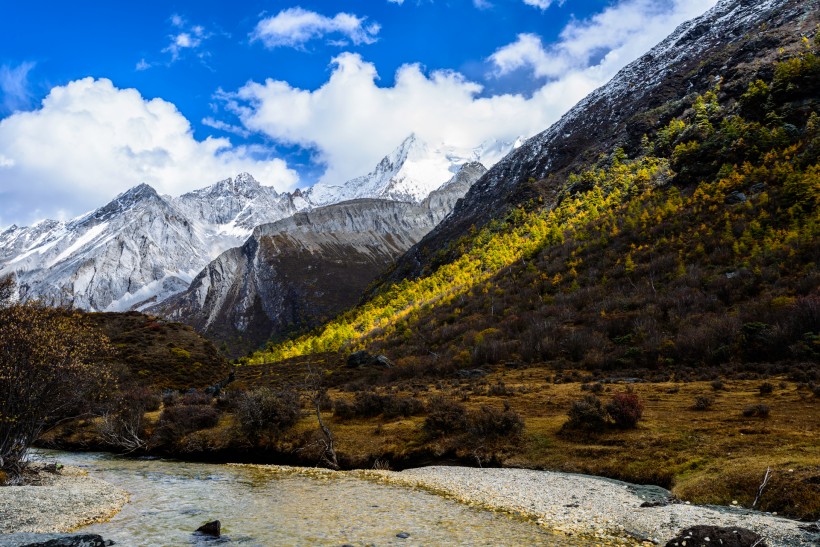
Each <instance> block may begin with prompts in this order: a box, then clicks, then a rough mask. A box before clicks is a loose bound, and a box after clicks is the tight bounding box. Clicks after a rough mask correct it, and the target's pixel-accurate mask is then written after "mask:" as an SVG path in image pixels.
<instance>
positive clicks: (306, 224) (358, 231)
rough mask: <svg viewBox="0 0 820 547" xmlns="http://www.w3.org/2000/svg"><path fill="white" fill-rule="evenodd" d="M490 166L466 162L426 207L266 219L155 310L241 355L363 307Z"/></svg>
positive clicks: (367, 203) (369, 205)
mask: <svg viewBox="0 0 820 547" xmlns="http://www.w3.org/2000/svg"><path fill="white" fill-rule="evenodd" d="M485 171H486V169H484V167H483V166H482V165H481V164H478V163H472V164H466V165H465V166H463V167H462V169H461V170H460V171H459V172H458V173H457V174H456V175H455V176H454V177H453V178H452V179H451V180H450V181H448V182H446V183H445V184H444V185H443V186H442V188H441V189H439V190H437V191H435V192H432V193H431V194H430V196H428V197H427V198H426V199H425V200H424V201H422V203H421V204H419V205H415V204H412V203H407V202H398V201H389V200H373V199H359V200H352V201H346V202H343V203H340V204H336V205H329V206H326V207H320V208H317V209H314V210H311V211H306V212H301V213H297V214H295V215H293V216H292V217H289V218H286V219H283V220H280V221H278V222H275V223H272V224H265V225H261V226H259V227H257V228H256V229H255V230H254V232H253V235H252V236H251V237H250V238H249V239H248V240H247V241H246V242H245V244H244V245H243V246H242V247H239V248H234V249H230V250H228V251H226V252H225V253H223V254H222V255H220V256H219V257H218V258H217V259H216V260H214V261H213V262H211V263H210V264H209V265H208V266H207V268H205V269H204V270H203V271H202V272H200V274H199V275H198V276H197V277H196V279H194V281H193V282H192V283H191V286H190V287H189V288H188V289H187V290H186V291H185V292H184V293H182V294H180V295H178V296H176V297H173V298H171V299H169V300H167V301H166V302H163V303H162V304H161V305H159V306H157V307H155V308H153V310H152V311H154V312H155V313H160V314H162V315H164V316H166V317H168V318H170V319H174V320H181V321H183V322H185V323H188V324H190V325H193V326H194V327H195V328H196V329H197V330H199V331H200V332H203V333H205V334H206V335H207V336H208V337H209V338H211V339H213V340H218V341H222V342H225V343H226V344H228V345H230V351H231V353H233V354H237V353H244V351H246V350H247V349H252V348H255V347H258V346H259V345H260V344H261V343H262V342H264V341H265V340H266V339H268V338H269V337H270V336H272V335H273V336H276V337H280V336H282V335H284V334H286V333H287V332H289V331H292V330H294V329H298V328H304V327H310V326H314V325H315V324H317V322H319V321H320V320H325V319H327V318H330V317H332V316H333V315H335V314H336V313H338V312H340V311H342V310H343V309H345V308H347V307H349V306H351V305H353V304H355V303H356V302H357V301H358V299H359V297H360V295H361V294H362V292H363V291H364V289H365V288H366V287H367V285H368V284H369V283H371V282H372V281H373V279H374V278H375V277H376V276H377V275H378V274H379V273H380V272H382V271H383V270H384V269H385V268H386V267H387V266H388V265H390V264H391V263H392V262H393V261H394V260H395V259H396V257H397V256H400V255H401V254H402V253H404V252H405V251H406V250H407V249H409V248H410V247H411V246H412V245H413V244H415V243H416V242H417V241H419V239H421V237H422V236H424V234H426V233H427V232H428V231H429V230H430V229H432V228H433V226H435V225H436V224H438V223H439V222H440V221H441V219H442V218H444V217H445V216H446V215H447V214H448V213H449V212H450V211H451V210H452V208H453V206H454V205H455V203H456V200H458V199H459V198H461V197H462V196H463V195H464V193H465V192H466V191H467V189H468V188H469V186H470V184H471V183H472V182H474V181H475V180H476V179H477V178H478V177H480V176H481V175H482V174H483V173H484V172H485Z"/></svg>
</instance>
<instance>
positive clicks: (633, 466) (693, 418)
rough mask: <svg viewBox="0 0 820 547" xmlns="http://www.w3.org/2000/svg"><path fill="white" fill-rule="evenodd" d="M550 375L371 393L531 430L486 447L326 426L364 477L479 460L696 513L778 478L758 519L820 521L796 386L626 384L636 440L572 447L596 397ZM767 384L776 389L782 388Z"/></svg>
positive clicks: (304, 424)
mask: <svg viewBox="0 0 820 547" xmlns="http://www.w3.org/2000/svg"><path fill="white" fill-rule="evenodd" d="M249 368H256V367H249ZM291 370H292V369H291ZM259 372H260V371H253V374H257V373H259ZM553 374H554V371H552V370H551V369H548V368H528V369H524V370H515V369H505V368H503V367H500V368H499V370H497V371H495V372H493V373H491V374H489V375H488V376H486V377H485V378H483V379H481V380H461V381H460V382H459V381H449V380H446V381H433V382H429V383H427V384H426V385H421V384H420V383H419V382H415V383H414V384H413V385H409V384H408V385H406V386H393V387H381V388H376V390H377V391H380V392H386V391H388V390H390V392H391V393H394V394H396V395H400V396H413V395H414V394H415V396H418V397H420V398H422V399H423V400H427V399H429V398H430V397H431V396H432V395H434V394H436V393H444V394H448V395H451V396H453V397H455V398H456V399H458V400H462V401H463V402H464V404H465V405H466V406H467V408H468V409H470V410H476V409H478V408H480V407H481V406H482V405H489V406H494V407H496V408H501V407H502V406H503V404H504V402H505V401H506V402H508V403H509V404H510V406H511V407H512V409H513V410H515V411H516V412H518V413H519V414H520V415H521V416H522V417H523V418H524V419H525V422H526V428H525V430H524V434H523V436H522V438H520V439H517V440H510V441H500V442H494V443H492V444H491V445H490V446H488V445H481V446H476V445H475V444H470V442H469V441H468V440H465V438H464V437H463V436H460V435H454V436H452V437H449V438H447V437H445V438H444V439H430V438H428V437H427V436H426V435H425V433H424V431H423V430H422V423H423V421H424V418H423V417H413V418H403V419H397V420H392V421H388V420H385V419H384V418H382V417H376V418H370V419H362V418H360V419H354V420H336V419H334V418H333V417H332V413H330V412H329V413H327V415H326V418H327V422H328V424H329V425H330V426H331V427H332V429H333V432H334V435H335V436H336V440H337V447H338V450H339V452H340V455H341V456H342V457H343V459H344V460H345V461H346V462H347V463H348V464H349V465H355V466H366V465H368V463H372V462H373V461H375V460H376V459H377V458H378V459H381V460H386V461H388V462H389V463H390V464H391V465H393V466H394V467H395V466H396V465H398V466H402V465H418V464H422V463H427V460H432V461H434V460H435V458H436V457H440V458H442V459H451V458H454V457H455V458H458V459H460V461H462V462H464V463H469V462H471V461H474V457H475V456H476V455H478V456H479V457H480V458H481V459H482V460H483V461H484V462H487V461H490V460H494V461H495V462H497V463H500V464H502V465H505V466H520V467H529V468H543V469H553V470H561V471H570V472H579V473H588V474H593V475H602V476H607V477H612V478H618V479H622V480H626V481H630V482H636V483H647V484H659V485H662V486H665V487H667V488H670V489H671V490H672V492H673V493H674V494H675V495H677V496H679V497H681V498H682V499H685V500H690V501H692V502H696V503H718V504H730V503H732V502H733V501H736V502H738V504H740V505H742V506H746V507H749V506H751V504H752V501H753V500H754V497H755V494H756V493H757V488H758V485H759V484H760V480H761V479H762V477H763V474H764V472H765V470H766V468H767V467H771V468H772V472H773V478H772V481H771V482H770V484H769V486H768V488H767V490H766V492H765V493H764V494H763V496H762V498H761V500H760V502H759V504H758V508H760V509H762V510H766V511H778V512H780V513H781V514H788V515H792V516H797V517H800V518H817V517H818V516H820V488H818V484H820V446H818V443H817V438H818V432H820V412H818V410H820V399H818V398H817V397H815V396H814V395H813V394H812V393H811V392H810V391H809V390H807V389H805V388H803V389H799V388H798V386H797V384H795V383H794V382H785V386H786V387H776V388H775V391H774V393H772V394H771V395H768V396H763V397H761V396H760V394H759V389H758V387H759V385H760V383H761V381H760V380H724V386H725V387H724V389H723V390H721V391H719V392H715V391H714V390H713V389H712V386H711V383H710V382H708V381H701V382H688V383H683V382H666V383H636V384H629V388H630V389H632V390H634V392H635V393H636V394H638V395H639V396H640V397H641V398H642V399H643V400H644V402H645V405H646V408H645V411H644V416H643V419H642V420H641V421H640V422H639V423H638V427H637V428H636V429H633V430H618V429H614V428H613V429H611V430H607V431H606V432H604V433H601V434H597V435H592V436H584V437H578V436H572V437H567V436H565V435H564V436H562V435H559V434H558V432H559V430H560V428H561V425H562V424H563V423H564V422H565V421H566V412H567V410H568V408H569V406H570V403H571V402H572V401H573V400H575V399H580V398H581V397H583V396H584V395H585V394H588V393H589V392H588V391H584V390H582V389H581V385H582V383H581V382H572V383H561V384H553V383H550V382H549V381H548V378H551V377H552V376H553ZM265 377H266V378H269V379H270V381H275V377H276V373H275V371H274V372H272V373H271V372H270V371H269V374H268V375H265ZM770 381H771V382H772V383H774V384H775V385H776V386H778V385H779V384H780V382H781V381H785V379H783V378H772V379H771V380H770ZM498 382H503V384H504V385H505V387H506V389H505V390H504V392H505V395H501V396H499V395H489V394H488V393H490V389H489V388H490V387H492V386H495V385H497V384H498ZM605 386H606V387H605V390H604V391H603V392H602V393H599V396H600V397H601V398H602V399H603V400H607V399H608V398H609V397H611V395H612V394H614V393H616V392H619V391H623V390H625V389H627V385H626V384H615V383H612V384H605ZM493 391H496V390H493ZM476 393H483V394H476ZM704 394H708V395H710V396H712V397H714V404H713V405H712V407H711V409H710V410H708V411H696V410H694V409H693V401H694V399H695V397H697V396H698V395H704ZM463 395H466V398H465V397H463ZM330 396H331V398H333V399H338V398H345V399H352V395H351V394H350V393H347V392H342V391H338V390H336V389H332V390H331V391H330ZM465 399H466V400H465ZM761 402H764V403H765V404H767V405H768V406H769V407H770V408H771V415H770V416H769V417H768V418H766V419H762V418H746V417H743V409H744V408H746V407H747V406H749V405H752V404H759V403H761ZM314 428H315V419H314V418H312V417H310V416H306V417H305V418H303V419H302V421H301V422H300V423H299V424H298V426H297V427H296V428H295V429H294V430H293V431H292V432H291V433H290V434H289V435H288V437H289V438H291V439H293V438H295V437H298V436H300V435H302V436H304V435H305V434H307V432H309V431H311V430H313V429H314ZM477 451H478V452H477Z"/></svg>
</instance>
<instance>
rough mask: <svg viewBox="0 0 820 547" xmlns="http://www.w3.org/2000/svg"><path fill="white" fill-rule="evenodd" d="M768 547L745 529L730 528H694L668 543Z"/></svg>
mask: <svg viewBox="0 0 820 547" xmlns="http://www.w3.org/2000/svg"><path fill="white" fill-rule="evenodd" d="M684 545H685V546H686V547H701V546H709V547H711V546H713V545H720V546H721V547H767V544H766V542H765V541H764V540H763V538H762V537H761V536H760V535H758V534H756V533H754V532H752V531H751V530H746V529H745V528H737V527H735V526H729V527H726V528H721V527H719V526H692V527H691V528H687V529H686V530H684V531H683V532H681V533H680V534H678V535H677V536H676V537H674V538H672V539H670V540H669V541H668V542H667V543H666V547H682V546H684Z"/></svg>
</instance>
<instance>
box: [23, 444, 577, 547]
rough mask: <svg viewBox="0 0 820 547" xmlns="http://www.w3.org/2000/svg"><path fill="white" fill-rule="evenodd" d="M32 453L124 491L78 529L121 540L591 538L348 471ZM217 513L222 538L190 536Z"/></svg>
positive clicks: (546, 541) (531, 541) (493, 541)
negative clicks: (311, 472)
mask: <svg viewBox="0 0 820 547" xmlns="http://www.w3.org/2000/svg"><path fill="white" fill-rule="evenodd" d="M37 459H45V460H57V461H59V462H61V463H63V464H65V465H72V466H75V467H81V468H85V469H87V470H88V472H89V473H90V474H91V475H92V476H94V477H97V478H100V479H103V480H105V481H108V482H110V483H112V484H115V485H117V486H118V487H120V488H122V489H124V490H126V491H127V492H128V493H129V494H130V501H129V503H128V504H126V506H125V507H124V508H123V510H122V511H121V512H120V513H118V514H117V515H116V516H115V517H114V518H113V519H112V520H110V521H109V522H106V523H102V524H94V525H91V526H86V527H84V528H82V529H81V531H83V532H93V533H97V534H100V535H101V536H103V537H104V538H105V539H112V540H114V541H115V542H116V543H117V544H118V545H216V544H229V545H230V544H237V545H248V546H250V545H254V546H255V545H260V546H270V545H337V546H341V545H378V546H381V545H403V546H409V545H555V546H582V545H592V544H591V543H585V542H583V541H582V540H580V539H577V538H570V537H565V536H559V535H555V534H552V533H550V532H549V531H548V530H545V529H544V528H542V527H539V526H538V525H536V524H534V523H532V522H528V521H524V520H521V519H518V518H515V517H511V516H507V515H504V514H500V513H494V512H491V511H485V510H481V509H477V508H473V507H469V506H467V505H464V504H461V503H458V502H456V501H453V500H449V499H445V498H442V497H440V496H437V495H434V494H431V493H429V492H426V491H422V490H418V489H411V488H403V487H398V486H391V485H385V484H379V483H376V482H372V481H368V480H363V479H358V478H355V477H351V476H348V475H341V474H340V475H339V476H333V477H314V476H308V475H304V474H298V473H273V472H270V471H268V470H265V469H260V468H255V467H249V466H228V465H219V464H202V463H187V462H179V461H170V460H156V459H152V460H146V459H129V458H123V457H117V456H114V455H111V454H102V453H70V452H57V451H45V450H44V451H38V455H37ZM216 519H219V520H220V521H221V523H222V534H223V535H222V538H220V539H218V540H217V539H211V538H206V537H202V536H198V535H195V534H192V532H193V531H194V530H196V529H197V528H198V527H199V526H200V525H202V524H203V523H205V522H207V521H210V520H216ZM399 534H402V535H404V534H409V535H408V536H407V537H405V538H401V537H398V535H399Z"/></svg>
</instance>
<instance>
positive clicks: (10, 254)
mask: <svg viewBox="0 0 820 547" xmlns="http://www.w3.org/2000/svg"><path fill="white" fill-rule="evenodd" d="M511 146H512V145H503V144H502V145H499V144H498V143H490V144H489V145H488V146H487V147H486V148H487V150H491V151H494V152H491V153H490V154H489V155H492V154H496V155H497V154H498V153H499V152H498V151H500V150H501V151H503V149H505V148H506V149H509V148H511ZM482 153H483V152H482V151H481V150H478V149H477V151H473V152H471V154H473V156H476V155H481V154H482ZM485 155H488V154H485ZM467 161H469V158H464V157H462V156H458V155H457V154H455V152H454V151H453V150H448V149H446V147H439V148H431V147H429V146H427V145H426V144H424V143H422V142H420V141H419V140H418V139H416V138H415V137H412V136H411V137H410V138H408V139H407V140H406V141H405V142H404V143H403V144H402V146H400V147H399V148H398V149H396V150H395V151H393V152H392V153H391V154H390V155H389V156H387V157H386V158H384V159H383V160H382V161H381V162H380V163H379V165H378V166H377V167H376V169H375V170H374V171H373V173H371V174H370V175H368V176H366V177H359V178H357V179H353V180H352V181H348V182H347V183H345V184H343V185H340V186H338V187H334V188H339V189H341V191H338V192H335V193H332V192H330V191H328V190H327V189H328V188H331V187H325V189H324V190H322V189H317V188H311V189H309V190H307V191H300V190H296V191H295V192H292V193H278V192H277V191H276V190H274V189H273V188H272V187H269V186H263V185H261V184H260V183H259V182H257V181H256V180H254V178H253V177H252V176H251V175H249V174H247V173H240V174H239V175H237V176H236V177H235V178H229V179H225V180H222V181H219V182H217V183H215V184H213V185H211V186H208V187H206V188H202V189H200V190H194V191H192V192H189V193H187V194H184V195H182V196H179V197H171V196H160V195H159V194H157V192H156V191H155V190H154V189H153V188H152V187H151V186H149V185H147V184H141V185H139V186H136V187H134V188H132V189H130V190H128V191H127V192H124V193H123V194H121V195H119V196H117V197H116V198H114V200H112V201H111V202H110V203H108V204H107V205H105V206H104V207H101V208H100V209H97V210H96V211H93V212H91V213H87V214H85V215H82V216H80V217H77V218H75V219H73V220H71V221H68V222H62V221H54V220H45V221H42V222H39V223H37V224H35V225H33V226H31V227H28V228H21V227H18V226H11V227H9V228H8V229H6V230H5V231H3V232H2V233H0V276H4V275H8V274H11V275H13V276H14V277H15V278H16V280H17V285H18V293H19V294H18V296H19V298H21V299H23V300H27V299H33V298H36V299H39V300H42V301H43V302H45V303H46V304H50V305H61V306H75V307H78V308H81V309H85V310H92V311H120V310H126V309H133V308H136V309H142V308H144V307H146V306H149V305H152V304H156V303H158V302H161V301H163V300H164V299H166V298H168V297H170V296H171V295H174V294H176V293H179V292H181V291H183V290H185V289H186V288H187V287H188V284H189V283H190V282H191V280H192V279H193V277H194V276H195V275H197V273H199V272H200V271H201V270H202V269H203V268H204V267H205V266H206V265H207V264H208V263H209V262H210V261H211V260H213V259H214V258H216V257H217V256H219V255H220V254H221V253H222V252H224V251H226V250H228V249H231V248H235V247H238V246H240V245H242V244H243V243H244V242H245V240H247V239H248V237H249V236H250V235H251V234H252V233H253V230H254V228H255V227H256V226H259V225H262V224H269V223H272V222H276V221H278V220H282V219H286V218H288V217H291V216H292V215H294V214H295V213H297V212H300V211H307V210H311V209H313V208H314V207H316V206H318V205H325V204H333V203H338V202H340V201H345V200H349V199H354V198H382V199H389V200H394V201H411V202H415V203H420V202H421V201H422V200H424V199H425V198H426V197H427V196H428V195H430V194H431V192H432V191H434V190H436V189H437V188H439V187H440V186H441V185H442V183H445V182H447V181H448V180H449V179H451V178H453V177H454V174H455V173H457V172H458V171H459V168H460V167H461V166H462V164H465V163H467ZM458 162H461V163H458ZM482 169H483V167H482ZM462 177H463V175H462ZM364 179H366V180H364ZM465 191H466V188H465ZM316 194H320V195H322V200H321V201H319V200H317V199H316ZM446 195H447V196H452V195H454V194H453V192H447V193H446ZM439 201H440V202H438V203H436V204H435V209H436V210H437V211H444V213H445V214H446V213H448V212H449V211H450V209H451V208H452V206H453V205H454V201H453V202H452V203H450V201H449V198H447V199H445V200H444V201H441V200H439Z"/></svg>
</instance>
